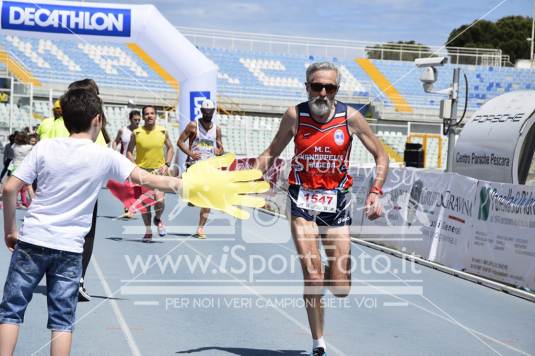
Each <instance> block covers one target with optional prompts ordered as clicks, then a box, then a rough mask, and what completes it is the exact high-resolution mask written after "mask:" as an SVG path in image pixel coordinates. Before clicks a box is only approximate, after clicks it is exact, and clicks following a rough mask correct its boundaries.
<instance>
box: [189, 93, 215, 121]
mask: <svg viewBox="0 0 535 356" xmlns="http://www.w3.org/2000/svg"><path fill="white" fill-rule="evenodd" d="M204 99H210V92H209V91H192V92H190V93H189V111H190V116H189V119H190V120H191V121H193V120H197V119H200V118H201V117H202V114H201V104H202V102H203V101H204Z"/></svg>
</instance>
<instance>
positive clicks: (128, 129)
mask: <svg viewBox="0 0 535 356" xmlns="http://www.w3.org/2000/svg"><path fill="white" fill-rule="evenodd" d="M128 120H130V125H128V126H124V127H121V128H120V129H119V131H117V137H115V141H113V146H112V147H113V149H116V150H118V151H120V152H121V154H123V155H125V156H126V149H127V148H128V144H129V143H130V138H131V137H132V131H134V130H135V129H137V128H138V126H139V122H140V121H141V112H139V110H132V111H130V114H128Z"/></svg>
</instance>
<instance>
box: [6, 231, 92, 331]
mask: <svg viewBox="0 0 535 356" xmlns="http://www.w3.org/2000/svg"><path fill="white" fill-rule="evenodd" d="M44 275H46V295H47V304H48V323H47V327H48V328H49V329H51V330H53V331H72V330H73V327H74V320H75V313H76V305H77V303H78V288H79V286H80V277H81V275H82V254H80V253H74V252H68V251H60V250H54V249H50V248H46V247H41V246H36V245H32V244H29V243H26V242H22V241H18V242H17V246H16V247H15V251H13V255H12V256H11V263H10V265H9V271H8V274H7V278H6V284H5V285H4V297H3V299H2V303H1V304H0V324H21V323H22V322H23V321H24V312H25V311H26V307H27V306H28V304H29V303H30V301H31V300H32V296H33V292H34V290H35V288H36V287H37V285H38V284H39V281H40V280H41V279H42V278H43V276H44Z"/></svg>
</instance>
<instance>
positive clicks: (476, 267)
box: [466, 181, 535, 289]
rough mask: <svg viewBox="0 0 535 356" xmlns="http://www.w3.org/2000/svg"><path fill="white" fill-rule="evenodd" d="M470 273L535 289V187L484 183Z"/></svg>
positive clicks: (479, 190) (478, 198) (480, 188)
mask: <svg viewBox="0 0 535 356" xmlns="http://www.w3.org/2000/svg"><path fill="white" fill-rule="evenodd" d="M473 209H474V211H473V215H474V234H472V235H471V239H470V240H471V241H470V244H469V249H468V256H467V261H466V264H467V265H466V269H467V271H468V272H471V273H474V274H477V275H481V276H484V277H488V278H490V279H494V280H498V281H501V282H505V283H509V284H513V285H516V286H522V287H527V288H530V289H535V187H533V186H518V185H516V186H515V185H512V184H506V183H490V182H483V181H480V182H479V183H478V185H477V194H476V202H475V204H474V207H473Z"/></svg>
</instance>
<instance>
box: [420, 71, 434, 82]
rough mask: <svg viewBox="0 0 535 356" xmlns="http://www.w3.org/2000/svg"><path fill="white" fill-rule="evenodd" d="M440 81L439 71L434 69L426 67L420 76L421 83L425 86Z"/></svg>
mask: <svg viewBox="0 0 535 356" xmlns="http://www.w3.org/2000/svg"><path fill="white" fill-rule="evenodd" d="M437 79H438V73H437V69H436V68H434V67H425V68H424V69H423V70H422V74H421V75H420V81H421V82H422V83H424V84H433V83H434V82H436V81H437Z"/></svg>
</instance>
